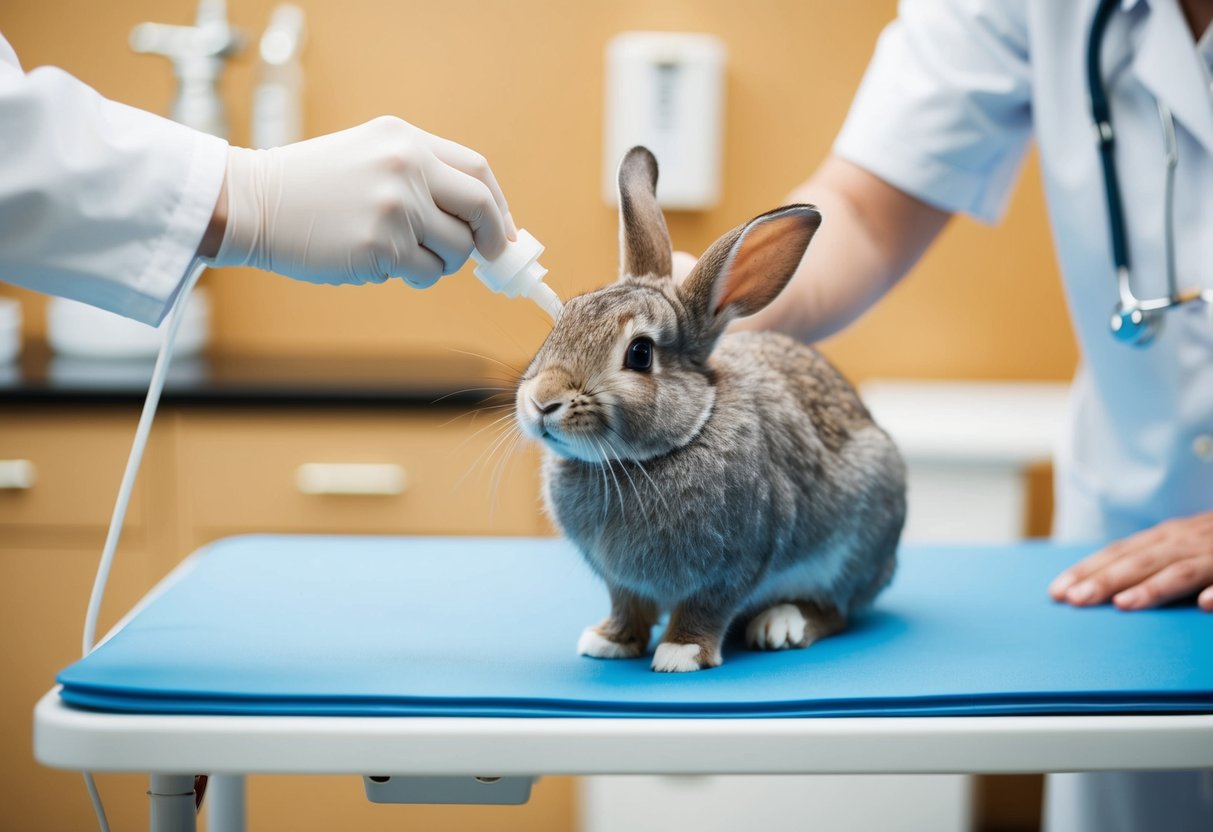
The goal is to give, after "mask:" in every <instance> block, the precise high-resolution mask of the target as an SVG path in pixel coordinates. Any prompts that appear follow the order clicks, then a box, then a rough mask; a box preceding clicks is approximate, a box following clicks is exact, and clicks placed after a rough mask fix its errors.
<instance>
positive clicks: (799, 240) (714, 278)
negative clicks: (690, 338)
mask: <svg viewBox="0 0 1213 832" xmlns="http://www.w3.org/2000/svg"><path fill="white" fill-rule="evenodd" d="M819 225H821V214H820V213H818V211H817V209H816V208H815V207H813V206H812V205H788V206H786V207H783V208H777V209H775V210H774V211H770V212H768V213H766V214H763V215H762V216H759V217H755V218H754V219H752V220H750V221H749V222H748V223H746V224H745V225H742V226H738V227H737V228H734V229H733V230H732V231H730V232H729V233H728V234H725V235H724V236H723V237H721V238H720V239H719V240H717V241H716V242H715V243H713V244H712V247H711V248H709V249H708V250H707V251H706V252H705V253H704V255H703V256H702V257H700V258H699V262H698V263H696V264H695V268H693V269H692V270H691V273H690V274H688V275H687V277H686V280H684V281H683V283H682V288H681V289H680V293H681V295H682V298H683V301H684V303H686V305H687V307H688V308H689V309H690V310H691V311H692V312H694V314H696V315H697V316H699V318H700V320H701V321H703V322H704V323H705V324H706V325H707V326H708V329H709V331H713V332H715V331H718V329H720V328H723V326H724V325H725V324H727V323H728V322H729V321H730V320H732V319H733V318H739V317H744V316H746V315H753V314H754V313H755V312H757V311H758V310H759V309H762V308H763V307H764V306H766V305H767V304H768V303H770V302H771V301H773V300H774V299H775V296H776V295H778V294H779V293H780V292H782V291H783V287H784V286H786V285H787V284H788V281H789V280H791V279H792V275H793V274H795V273H796V267H797V266H799V265H800V258H802V257H803V256H804V252H805V249H806V248H808V245H809V241H810V240H812V239H813V234H814V233H816V231H817V227H818V226H819Z"/></svg>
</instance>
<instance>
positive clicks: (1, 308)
mask: <svg viewBox="0 0 1213 832" xmlns="http://www.w3.org/2000/svg"><path fill="white" fill-rule="evenodd" d="M20 354H21V304H20V303H18V302H17V301H15V300H13V299H11V298H0V364H10V363H12V362H14V361H16V360H17V356H18V355H20Z"/></svg>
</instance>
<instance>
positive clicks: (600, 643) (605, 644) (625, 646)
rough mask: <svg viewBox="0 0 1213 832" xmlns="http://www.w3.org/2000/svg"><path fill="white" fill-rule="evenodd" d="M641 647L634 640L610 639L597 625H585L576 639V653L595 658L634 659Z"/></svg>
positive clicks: (639, 652)
mask: <svg viewBox="0 0 1213 832" xmlns="http://www.w3.org/2000/svg"><path fill="white" fill-rule="evenodd" d="M643 649H644V648H643V647H642V646H641V645H640V643H639V642H636V641H622V642H621V641H611V640H610V639H609V638H607V637H606V636H604V635H603V634H602V632H601V631H600V630H599V629H598V628H597V627H586V628H585V632H584V633H582V634H581V638H580V639H578V641H577V655H579V656H591V657H593V658H595V659H634V658H636V657H637V656H639V655H640V654H641V653H642V652H643Z"/></svg>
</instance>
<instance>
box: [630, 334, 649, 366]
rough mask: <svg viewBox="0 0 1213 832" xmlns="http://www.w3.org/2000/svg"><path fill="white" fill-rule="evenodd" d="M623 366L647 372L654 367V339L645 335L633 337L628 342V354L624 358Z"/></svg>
mask: <svg viewBox="0 0 1213 832" xmlns="http://www.w3.org/2000/svg"><path fill="white" fill-rule="evenodd" d="M623 366H624V367H626V368H627V369H629V370H640V371H642V372H647V371H648V370H651V369H652V367H653V339H652V338H646V337H644V336H643V335H642V336H641V337H639V338H636V339H633V341H632V343H630V344H628V351H627V354H626V355H624V358H623Z"/></svg>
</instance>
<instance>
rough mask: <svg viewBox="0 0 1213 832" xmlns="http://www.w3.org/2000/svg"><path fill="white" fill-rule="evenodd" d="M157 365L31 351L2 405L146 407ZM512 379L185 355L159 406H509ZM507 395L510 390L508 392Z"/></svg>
mask: <svg viewBox="0 0 1213 832" xmlns="http://www.w3.org/2000/svg"><path fill="white" fill-rule="evenodd" d="M154 363H155V362H154V361H152V360H151V359H148V360H146V361H144V360H133V361H117V360H104V359H89V358H76V357H70V356H62V355H57V354H54V353H52V352H51V351H50V350H49V349H48V348H47V347H46V346H45V344H42V343H40V342H33V343H26V344H25V346H24V349H23V350H22V353H21V356H20V357H19V359H18V360H17V361H16V362H15V363H12V364H0V406H4V405H9V404H12V405H16V404H41V405H54V404H139V403H141V402H142V401H143V398H144V396H145V395H146V394H147V387H148V382H149V381H151V377H152V366H153V364H154ZM509 376H510V371H509V370H506V369H504V368H501V367H499V366H498V365H496V364H495V363H493V362H492V361H491V360H490V359H486V358H479V357H477V356H473V355H467V354H465V353H461V352H458V351H455V350H450V351H438V352H434V353H432V354H428V355H421V354H411V355H400V356H375V357H369V358H367V357H353V356H351V357H310V356H306V357H305V356H299V357H269V356H247V355H229V354H222V353H212V354H204V355H199V356H193V357H177V358H174V359H173V362H172V364H171V365H170V366H169V374H168V379H167V380H166V382H165V386H164V394H163V396H162V398H161V401H162V402H163V403H164V404H187V405H270V406H272V405H308V406H336V407H343V406H358V407H423V406H447V407H454V406H463V407H466V406H468V405H475V404H478V403H481V402H484V401H485V400H486V399H488V398H490V397H492V396H493V395H495V394H498V395H500V400H501V401H505V400H507V396H508V395H511V394H510V393H509V391H512V389H513V386H514V383H513V380H512V378H510V377H509ZM501 388H505V392H503V391H502V389H501Z"/></svg>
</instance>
